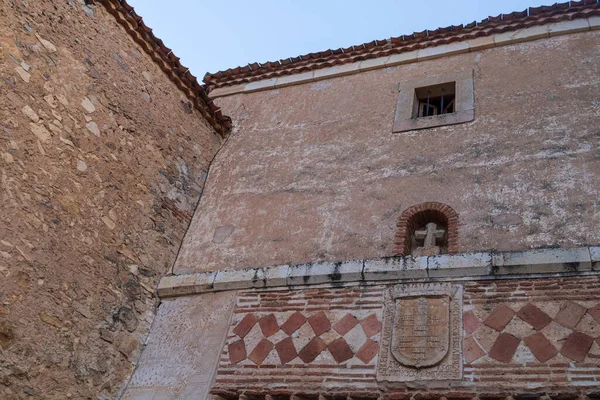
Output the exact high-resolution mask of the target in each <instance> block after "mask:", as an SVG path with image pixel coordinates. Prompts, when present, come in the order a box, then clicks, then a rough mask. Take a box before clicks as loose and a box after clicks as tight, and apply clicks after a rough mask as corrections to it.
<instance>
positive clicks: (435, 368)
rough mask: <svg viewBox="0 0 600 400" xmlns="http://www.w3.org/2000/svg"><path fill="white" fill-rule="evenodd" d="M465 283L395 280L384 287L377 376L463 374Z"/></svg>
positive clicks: (394, 379)
mask: <svg viewBox="0 0 600 400" xmlns="http://www.w3.org/2000/svg"><path fill="white" fill-rule="evenodd" d="M461 333H462V287H461V286H460V285H452V284H449V283H428V284H409V285H396V286H392V287H390V288H389V289H388V290H387V291H386V296H385V311H384V317H383V330H382V338H381V356H380V359H379V365H378V368H377V379H378V380H384V381H392V382H404V381H416V380H454V379H461V378H462V362H461Z"/></svg>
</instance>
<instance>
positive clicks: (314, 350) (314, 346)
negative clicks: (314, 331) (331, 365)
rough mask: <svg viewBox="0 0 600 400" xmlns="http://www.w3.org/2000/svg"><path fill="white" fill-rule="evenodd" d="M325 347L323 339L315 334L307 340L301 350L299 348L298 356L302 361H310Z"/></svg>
mask: <svg viewBox="0 0 600 400" xmlns="http://www.w3.org/2000/svg"><path fill="white" fill-rule="evenodd" d="M326 347H327V345H326V344H325V342H324V341H323V339H321V338H320V337H318V336H315V337H314V338H313V339H312V340H311V341H310V342H308V344H307V345H306V346H304V347H303V348H302V350H300V352H299V353H298V356H299V357H300V359H301V360H302V361H304V362H305V363H306V364H308V363H310V362H312V361H313V360H314V359H315V358H317V356H318V355H319V354H321V352H322V351H323V350H325V348H326Z"/></svg>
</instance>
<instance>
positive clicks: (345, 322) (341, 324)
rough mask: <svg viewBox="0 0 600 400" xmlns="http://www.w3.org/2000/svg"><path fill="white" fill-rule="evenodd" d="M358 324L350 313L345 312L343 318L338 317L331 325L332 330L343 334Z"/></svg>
mask: <svg viewBox="0 0 600 400" xmlns="http://www.w3.org/2000/svg"><path fill="white" fill-rule="evenodd" d="M357 324H358V320H357V319H356V317H355V316H354V315H352V314H346V315H345V316H344V318H342V319H340V320H339V321H338V322H336V323H335V325H333V330H334V331H336V332H337V333H339V334H340V335H342V336H344V335H345V334H346V333H348V332H350V330H351V329H352V328H354V327H355V326H356V325H357Z"/></svg>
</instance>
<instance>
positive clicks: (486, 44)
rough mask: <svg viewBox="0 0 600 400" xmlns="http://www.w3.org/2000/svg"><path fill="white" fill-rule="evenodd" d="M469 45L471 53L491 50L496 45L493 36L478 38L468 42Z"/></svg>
mask: <svg viewBox="0 0 600 400" xmlns="http://www.w3.org/2000/svg"><path fill="white" fill-rule="evenodd" d="M467 43H468V44H469V50H470V51H478V50H484V49H489V48H491V47H494V46H495V45H496V43H495V42H494V37H493V36H482V37H478V38H475V39H471V40H468V41H467Z"/></svg>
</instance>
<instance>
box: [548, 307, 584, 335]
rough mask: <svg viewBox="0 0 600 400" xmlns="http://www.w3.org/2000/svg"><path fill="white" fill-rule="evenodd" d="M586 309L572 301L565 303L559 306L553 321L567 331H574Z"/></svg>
mask: <svg viewBox="0 0 600 400" xmlns="http://www.w3.org/2000/svg"><path fill="white" fill-rule="evenodd" d="M586 311H587V309H586V308H585V307H584V306H582V305H580V304H577V303H574V302H572V301H566V302H564V303H563V304H561V306H560V309H559V310H558V313H557V314H556V316H555V317H554V321H556V322H557V323H559V324H561V325H562V326H566V327H567V328H569V329H575V327H576V326H577V324H578V323H579V321H580V320H581V318H582V317H583V315H584V314H585V312H586Z"/></svg>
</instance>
